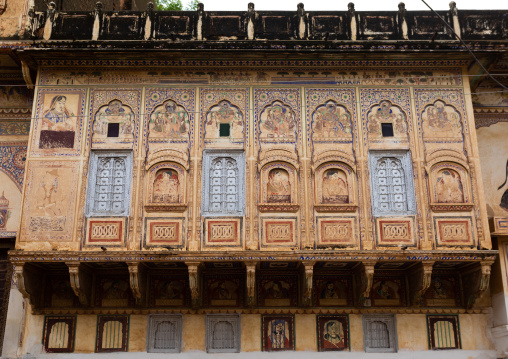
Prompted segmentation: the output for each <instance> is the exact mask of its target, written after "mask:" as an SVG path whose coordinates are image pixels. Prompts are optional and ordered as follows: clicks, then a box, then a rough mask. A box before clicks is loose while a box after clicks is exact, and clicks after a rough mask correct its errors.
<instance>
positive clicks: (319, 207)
mask: <svg viewBox="0 0 508 359" xmlns="http://www.w3.org/2000/svg"><path fill="white" fill-rule="evenodd" d="M314 209H315V210H316V212H322V213H332V212H339V213H340V212H356V210H357V209H358V206H357V205H353V204H336V205H330V204H315V205H314Z"/></svg>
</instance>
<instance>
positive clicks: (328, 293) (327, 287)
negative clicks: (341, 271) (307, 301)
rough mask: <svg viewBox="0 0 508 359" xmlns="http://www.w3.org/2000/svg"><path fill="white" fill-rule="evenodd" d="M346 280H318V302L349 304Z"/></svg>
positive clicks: (335, 304) (326, 304) (329, 304)
mask: <svg viewBox="0 0 508 359" xmlns="http://www.w3.org/2000/svg"><path fill="white" fill-rule="evenodd" d="M346 285H347V283H346V282H343V281H340V280H330V279H326V280H324V279H318V280H316V284H315V286H316V290H317V303H319V305H320V306H341V305H347V302H348V299H347V291H346Z"/></svg>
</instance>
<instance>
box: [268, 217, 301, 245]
mask: <svg viewBox="0 0 508 359" xmlns="http://www.w3.org/2000/svg"><path fill="white" fill-rule="evenodd" d="M261 223H262V230H261V231H262V243H261V246H262V247H265V248H268V247H271V248H279V249H282V248H287V249H290V248H292V247H295V246H296V245H297V243H298V242H297V238H298V235H297V230H298V229H297V226H296V223H297V221H296V218H266V217H264V218H262V219H261Z"/></svg>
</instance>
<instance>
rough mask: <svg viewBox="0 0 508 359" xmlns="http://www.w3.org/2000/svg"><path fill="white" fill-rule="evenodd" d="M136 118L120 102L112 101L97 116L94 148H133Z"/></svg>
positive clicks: (94, 126) (93, 138)
mask: <svg viewBox="0 0 508 359" xmlns="http://www.w3.org/2000/svg"><path fill="white" fill-rule="evenodd" d="M135 127H136V118H135V115H134V112H133V111H132V109H131V108H130V107H129V106H127V105H125V104H123V103H122V101H120V100H116V99H115V100H112V101H110V102H109V103H108V104H107V105H105V106H102V107H101V108H100V109H99V110H98V111H97V112H96V114H95V118H94V122H93V126H92V130H93V135H92V147H93V148H111V146H112V145H113V146H114V148H132V145H133V143H134V128H135Z"/></svg>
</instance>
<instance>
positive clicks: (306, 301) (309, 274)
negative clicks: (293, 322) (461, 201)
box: [302, 261, 315, 307]
mask: <svg viewBox="0 0 508 359" xmlns="http://www.w3.org/2000/svg"><path fill="white" fill-rule="evenodd" d="M302 264H303V268H304V276H303V305H304V306H306V307H310V306H311V305H312V280H313V274H314V264H315V262H313V261H304V262H302Z"/></svg>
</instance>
